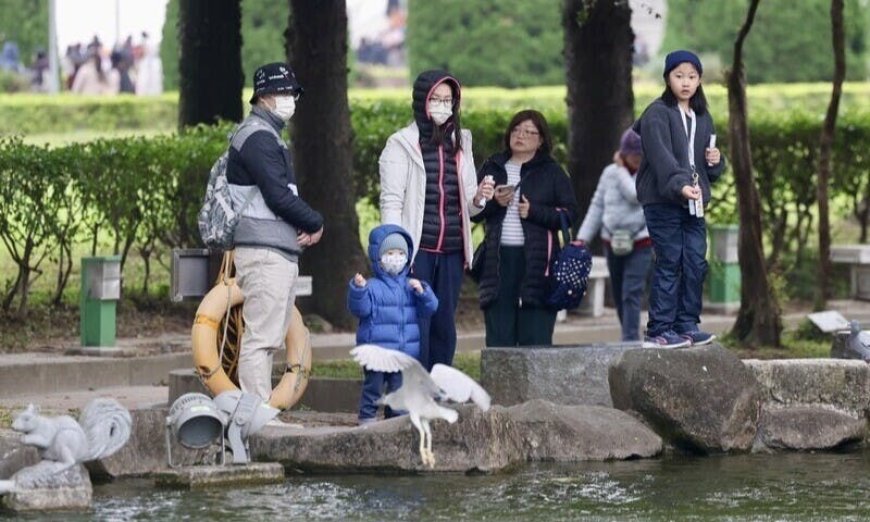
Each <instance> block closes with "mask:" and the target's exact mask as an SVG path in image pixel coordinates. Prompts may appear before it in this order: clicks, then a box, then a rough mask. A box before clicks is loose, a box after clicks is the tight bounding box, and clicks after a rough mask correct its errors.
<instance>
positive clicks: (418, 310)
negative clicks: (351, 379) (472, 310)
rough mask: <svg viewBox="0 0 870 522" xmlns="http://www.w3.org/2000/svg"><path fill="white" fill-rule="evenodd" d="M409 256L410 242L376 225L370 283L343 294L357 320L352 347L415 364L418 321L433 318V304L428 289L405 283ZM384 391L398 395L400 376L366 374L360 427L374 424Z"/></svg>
mask: <svg viewBox="0 0 870 522" xmlns="http://www.w3.org/2000/svg"><path fill="white" fill-rule="evenodd" d="M412 252H413V243H412V241H411V236H410V235H409V234H408V233H407V232H405V230H404V229H403V228H402V227H400V226H398V225H381V226H379V227H376V228H375V229H374V230H372V232H371V234H369V259H370V260H371V262H372V271H373V272H374V274H375V277H373V278H371V279H369V280H366V279H365V278H364V277H363V276H362V274H356V275H355V276H354V277H353V279H351V281H350V285H349V288H348V291H347V307H348V309H349V310H350V313H352V314H353V315H355V316H357V317H359V320H360V321H359V328H358V329H357V332H356V343H357V345H360V344H375V345H378V346H381V347H384V348H390V349H393V350H399V351H402V352H404V353H406V354H408V355H410V356H412V357H414V358H416V359H419V358H420V326H419V319H421V318H427V317H430V316H431V315H432V314H434V313H435V311H436V310H437V309H438V298H437V297H435V293H434V292H432V288H431V287H430V286H429V285H428V284H427V283H425V282H421V281H420V280H419V279H414V278H411V277H408V272H409V270H410V266H411V263H410V260H411V259H412V258H413V256H412V255H411V254H412ZM384 385H386V388H387V389H386V392H387V393H390V392H393V391H395V390H398V389H399V387H400V386H401V385H402V374H401V373H398V372H396V373H385V372H373V371H369V370H365V381H364V382H363V389H362V396H361V397H360V402H359V423H360V424H361V425H362V424H367V423H369V422H373V421H375V415H376V414H377V412H378V403H377V401H378V399H380V397H381V395H382V393H383V391H384V390H383V388H384ZM398 414H399V413H397V412H394V411H392V410H390V408H386V410H385V411H384V416H385V418H390V417H395V416H396V415H398Z"/></svg>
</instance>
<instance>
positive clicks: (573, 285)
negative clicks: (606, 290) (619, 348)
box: [547, 210, 592, 310]
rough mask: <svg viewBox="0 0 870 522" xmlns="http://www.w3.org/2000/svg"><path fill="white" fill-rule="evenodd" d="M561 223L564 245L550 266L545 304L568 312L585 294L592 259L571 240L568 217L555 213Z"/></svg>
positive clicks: (579, 243)
mask: <svg viewBox="0 0 870 522" xmlns="http://www.w3.org/2000/svg"><path fill="white" fill-rule="evenodd" d="M559 219H560V220H561V222H562V240H563V241H564V243H565V246H563V247H562V251H561V252H559V255H558V256H556V258H555V259H554V261H553V264H552V266H551V267H550V281H549V283H550V293H549V297H548V298H547V305H548V306H550V307H551V308H554V309H556V310H572V309H574V308H577V307H578V306H580V303H581V302H582V301H583V296H584V295H586V285H587V283H588V278H589V271H590V270H592V256H591V255H590V254H589V250H588V249H587V248H586V246H584V245H583V244H582V243H581V242H579V241H574V242H572V241H571V230H570V227H569V226H568V216H566V215H565V212H563V211H561V210H560V211H559Z"/></svg>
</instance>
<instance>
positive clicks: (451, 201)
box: [379, 70, 493, 369]
mask: <svg viewBox="0 0 870 522" xmlns="http://www.w3.org/2000/svg"><path fill="white" fill-rule="evenodd" d="M460 93H461V90H460V85H459V81H457V80H456V78H454V77H452V76H450V75H449V74H448V73H446V72H444V71H438V70H432V71H425V72H423V73H420V75H419V76H418V77H417V79H416V81H415V82H414V89H413V95H412V104H411V106H412V108H413V111H414V122H413V123H411V124H410V125H408V126H407V127H405V128H403V129H400V130H399V131H397V132H396V133H394V134H393V135H392V136H390V138H389V139H388V140H387V145H386V147H385V148H384V150H383V152H382V153H381V157H380V161H379V165H380V181H381V195H380V207H381V208H380V210H381V222H382V223H384V224H388V223H389V224H395V225H399V226H401V227H402V228H404V229H405V230H406V231H407V232H408V233H409V234H410V235H411V238H412V239H413V241H414V248H413V251H414V252H415V255H414V259H413V260H412V262H413V265H412V273H413V274H414V277H416V278H418V279H421V280H423V281H426V282H427V283H429V285H430V286H431V287H432V289H433V290H434V292H435V295H436V296H437V297H438V302H439V306H438V311H437V312H436V313H435V315H433V316H432V317H431V318H430V319H429V320H428V321H421V324H420V336H421V339H420V362H421V363H422V364H423V366H425V367H426V368H427V369H431V368H432V366H433V365H434V364H436V363H441V364H448V365H450V364H452V363H453V355H454V353H455V352H456V323H455V314H456V305H457V303H458V301H459V290H460V288H461V286H462V276H463V273H464V270H465V268H466V267H469V266H471V257H472V244H471V222H470V217H471V216H473V215H475V214H477V213H478V212H480V211H481V210H482V209H483V206H484V205H485V203H486V200H487V199H490V198H492V195H493V184H492V182H491V181H489V180H486V181H483V182H481V183H480V184H479V185H478V183H477V172H476V167H475V165H474V156H473V154H472V151H471V133H470V132H469V131H467V130H463V129H461V127H460V122H459V100H460Z"/></svg>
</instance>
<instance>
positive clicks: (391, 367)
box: [350, 344, 491, 466]
mask: <svg viewBox="0 0 870 522" xmlns="http://www.w3.org/2000/svg"><path fill="white" fill-rule="evenodd" d="M350 354H351V356H352V357H353V359H354V360H355V361H356V362H358V363H359V364H360V365H361V366H363V367H364V368H366V369H368V370H371V371H377V372H391V373H392V372H402V386H401V387H399V389H398V390H396V391H394V392H392V393H388V394H387V395H385V396H384V398H383V403H384V404H386V405H387V406H389V407H390V408H392V409H393V410H404V411H407V412H408V416H409V417H410V419H411V423H412V424H413V425H414V427H415V428H417V431H418V432H419V433H420V457H421V458H422V459H423V463H424V464H428V465H429V466H434V465H435V455H434V454H433V453H432V432H431V430H430V428H429V421H430V420H434V419H444V420H446V421H447V422H450V423H454V422H456V420H457V419H458V417H459V414H458V413H457V412H456V410H453V409H450V408H445V407H444V406H441V405H440V404H438V403H437V402H436V401H435V399H436V398H439V399H450V400H453V401H456V402H466V401H468V400H469V399H471V400H472V401H474V403H475V404H477V406H479V407H480V409H482V410H483V411H487V410H488V409H489V406H490V402H491V400H490V397H489V394H488V393H487V392H486V390H484V389H483V388H482V387H481V386H480V385H479V384H477V383H476V382H475V381H474V379H472V378H471V377H469V376H468V375H465V374H464V373H462V372H461V371H459V370H457V369H455V368H451V367H450V366H445V365H443V364H436V365H435V366H434V367H433V368H432V373H431V374H429V373H427V372H426V370H425V369H424V368H423V365H421V364H420V362H419V361H417V359H415V358H413V357H411V356H410V355H407V354H405V353H402V352H400V351H398V350H389V349H386V348H381V347H380V346H376V345H373V344H361V345H359V346H357V347H356V348H354V349H352V350H351V351H350Z"/></svg>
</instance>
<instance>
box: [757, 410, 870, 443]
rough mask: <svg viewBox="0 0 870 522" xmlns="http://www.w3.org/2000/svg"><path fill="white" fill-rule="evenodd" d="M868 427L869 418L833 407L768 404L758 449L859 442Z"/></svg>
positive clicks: (759, 431) (760, 426) (759, 429)
mask: <svg viewBox="0 0 870 522" xmlns="http://www.w3.org/2000/svg"><path fill="white" fill-rule="evenodd" d="M866 431H867V421H865V420H864V419H858V418H855V417H853V416H851V415H848V414H846V413H844V412H842V411H839V410H836V409H833V408H830V407H824V406H791V407H787V408H777V407H770V406H767V405H765V406H764V408H762V411H761V418H760V419H759V422H758V441H757V442H758V444H759V449H761V448H762V447H764V448H770V449H788V450H815V449H832V448H837V447H840V446H844V445H847V444H852V443H858V442H860V441H861V440H863V439H864V437H865V436H866ZM761 445H763V446H761Z"/></svg>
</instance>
